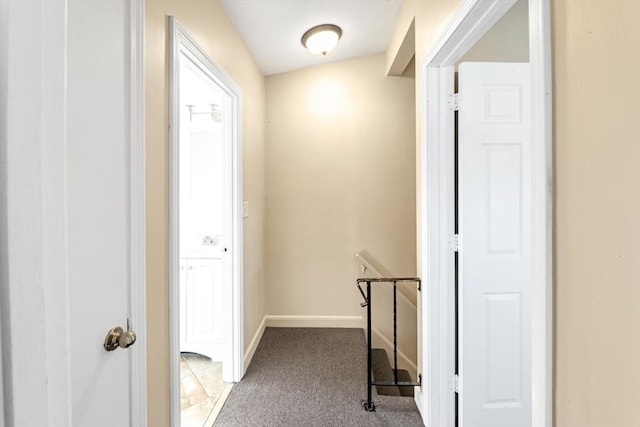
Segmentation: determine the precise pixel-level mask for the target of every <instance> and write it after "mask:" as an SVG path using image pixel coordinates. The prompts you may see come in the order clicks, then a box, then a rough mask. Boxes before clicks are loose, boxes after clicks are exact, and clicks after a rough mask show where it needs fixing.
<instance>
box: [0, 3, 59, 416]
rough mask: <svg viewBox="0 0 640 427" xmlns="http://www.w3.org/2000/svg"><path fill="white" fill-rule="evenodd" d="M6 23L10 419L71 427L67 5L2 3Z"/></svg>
mask: <svg viewBox="0 0 640 427" xmlns="http://www.w3.org/2000/svg"><path fill="white" fill-rule="evenodd" d="M0 21H1V22H0V27H1V28H0V32H1V34H0V58H1V59H2V61H0V92H1V93H0V95H1V96H0V171H1V172H0V173H1V174H2V176H1V177H0V183H1V184H0V186H2V187H1V188H0V200H1V202H0V270H1V272H0V274H1V275H2V277H1V279H0V318H1V319H2V339H3V340H2V346H1V349H0V351H2V358H1V359H2V382H3V384H2V386H3V392H2V401H3V403H2V406H3V408H2V409H3V410H2V418H3V420H2V422H3V423H6V425H7V426H14V425H47V426H48V425H51V426H62V425H70V424H71V388H70V381H69V378H70V376H69V368H70V352H69V339H70V337H69V300H68V298H69V294H68V270H67V259H68V253H67V252H68V251H67V240H66V237H67V230H68V227H67V215H66V214H67V212H66V205H67V198H66V196H67V193H66V163H65V158H66V121H67V109H66V106H67V98H66V69H67V68H66V66H67V55H66V52H67V43H66V33H67V6H66V3H64V2H48V1H46V0H36V1H32V2H16V1H14V2H2V5H0ZM8 58H11V60H10V61H9V60H8Z"/></svg>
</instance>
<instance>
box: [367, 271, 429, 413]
mask: <svg viewBox="0 0 640 427" xmlns="http://www.w3.org/2000/svg"><path fill="white" fill-rule="evenodd" d="M398 282H414V283H416V284H417V285H418V290H420V279H419V278H417V277H402V278H375V279H374V278H360V279H358V280H357V281H356V286H358V290H360V294H362V298H364V302H362V303H360V306H361V307H363V308H364V307H366V308H367V400H366V401H364V402H362V406H363V407H364V409H365V410H366V411H369V412H372V411H375V410H376V407H375V404H374V403H373V396H372V387H373V386H396V387H415V386H421V385H422V375H418V382H408V381H398V311H397V310H398V308H397V292H398V286H397V284H398ZM361 283H366V284H367V289H366V290H367V291H366V293H365V291H363V290H362V286H361V285H360V284H361ZM372 283H392V284H393V381H374V380H373V366H372V350H373V349H372V344H371V303H370V302H371V295H372V293H371V284H372Z"/></svg>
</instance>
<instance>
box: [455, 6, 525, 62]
mask: <svg viewBox="0 0 640 427" xmlns="http://www.w3.org/2000/svg"><path fill="white" fill-rule="evenodd" d="M462 62H529V1H528V0H518V1H517V2H516V3H515V4H514V5H513V6H512V7H511V9H509V10H508V11H507V13H505V14H504V15H503V16H502V18H500V19H499V20H498V22H496V23H495V24H494V25H493V27H491V29H490V30H489V31H487V32H486V34H485V35H484V36H482V38H481V39H480V40H478V41H477V42H476V44H474V45H473V46H472V47H471V49H469V51H468V52H467V53H465V54H464V55H463V56H462V58H460V60H459V61H458V62H457V63H456V65H457V64H460V63H462Z"/></svg>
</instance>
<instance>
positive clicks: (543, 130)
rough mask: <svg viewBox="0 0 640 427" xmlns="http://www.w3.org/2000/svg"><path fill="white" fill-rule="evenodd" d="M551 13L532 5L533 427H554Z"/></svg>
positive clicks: (542, 3) (542, 0) (544, 2)
mask: <svg viewBox="0 0 640 427" xmlns="http://www.w3.org/2000/svg"><path fill="white" fill-rule="evenodd" d="M550 16H551V11H550V3H549V1H548V0H529V57H530V58H531V61H530V63H531V98H532V100H531V105H532V110H531V114H532V132H533V134H532V141H533V147H534V150H533V153H532V154H533V167H532V170H533V173H534V177H535V179H534V180H533V183H532V184H533V200H534V204H533V209H534V210H533V218H532V226H533V227H532V230H533V231H532V234H533V247H534V251H533V263H532V271H533V277H532V283H534V284H539V286H533V287H532V292H531V298H532V307H533V310H532V319H531V320H532V324H533V337H532V339H533V342H532V349H533V351H532V354H531V367H532V370H533V384H532V388H533V402H532V403H533V406H532V413H533V416H532V426H533V427H551V426H552V425H553V134H552V126H553V116H552V114H553V98H552V87H551V84H552V83H551V79H552V68H551V61H552V60H551V20H550Z"/></svg>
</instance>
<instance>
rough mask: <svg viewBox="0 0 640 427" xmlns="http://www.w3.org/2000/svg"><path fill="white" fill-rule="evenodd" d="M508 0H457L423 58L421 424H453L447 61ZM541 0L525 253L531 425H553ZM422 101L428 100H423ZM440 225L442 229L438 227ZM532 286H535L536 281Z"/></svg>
mask: <svg viewBox="0 0 640 427" xmlns="http://www.w3.org/2000/svg"><path fill="white" fill-rule="evenodd" d="M513 3H515V0H508V1H503V0H491V1H483V0H468V1H464V2H463V3H462V4H461V5H460V7H459V9H458V11H457V13H456V14H455V15H454V17H453V18H452V19H451V21H450V22H449V24H448V25H447V27H446V28H445V30H444V31H443V33H442V34H441V36H440V38H439V39H438V41H436V43H435V44H434V47H433V48H432V49H431V50H430V51H429V52H428V53H427V55H426V56H425V58H424V59H423V61H422V65H421V69H422V73H421V76H422V83H423V85H422V87H423V88H424V90H423V93H422V94H421V104H422V111H423V112H424V114H423V115H422V118H421V120H422V123H421V128H422V129H424V132H423V134H422V140H421V141H420V147H421V150H420V155H421V162H420V164H421V165H422V168H421V170H420V171H418V174H419V176H420V180H421V183H422V185H421V186H420V197H421V199H420V200H421V221H422V223H423V227H422V230H423V231H422V235H421V236H420V242H421V243H420V244H421V248H420V249H421V250H420V251H419V253H421V258H420V259H419V260H418V265H419V268H420V270H421V275H422V276H423V277H424V278H426V289H427V291H426V292H424V293H423V294H422V301H421V307H422V310H421V312H420V317H419V320H418V321H419V322H420V323H421V326H422V327H421V328H420V329H419V330H422V331H423V332H422V335H421V336H420V337H419V340H420V343H419V346H420V349H421V355H422V357H421V360H419V369H420V370H421V371H422V372H423V373H425V374H426V375H424V377H425V378H428V380H427V382H426V384H425V387H426V390H422V391H421V392H419V393H417V394H416V403H417V406H418V408H419V410H420V412H421V413H422V415H423V417H424V419H425V424H426V425H427V426H428V427H450V426H453V425H454V422H455V421H454V412H453V410H452V408H453V407H454V393H453V391H452V388H451V384H450V381H449V380H448V377H449V376H450V375H448V374H443V372H445V373H449V372H450V373H451V375H452V374H453V369H452V366H453V363H452V355H453V345H454V340H453V337H452V336H451V335H452V334H453V327H452V326H453V320H452V319H453V313H452V311H453V301H452V297H451V293H450V292H443V290H446V289H450V288H452V287H453V275H452V268H453V267H452V266H453V252H452V251H451V248H450V244H449V237H448V236H447V231H446V230H450V229H451V230H452V225H451V223H450V222H449V218H452V214H451V212H452V211H453V210H452V205H450V204H452V200H453V183H452V177H453V153H452V152H450V150H449V149H448V148H447V147H448V146H450V145H452V141H453V138H454V135H453V126H451V124H450V120H452V117H453V113H452V112H450V111H449V109H448V108H449V107H448V105H447V99H446V98H447V96H448V95H449V94H450V93H452V90H453V83H452V82H453V68H452V67H453V65H455V63H456V61H458V60H459V59H460V58H461V57H462V55H463V54H464V53H466V51H467V50H468V49H469V48H470V47H471V46H473V45H474V44H475V42H477V41H478V40H479V39H480V38H481V37H482V36H483V35H484V33H485V32H486V31H487V30H488V29H489V28H491V26H492V25H493V24H494V23H495V22H496V21H498V19H500V17H501V16H502V15H503V14H504V13H505V12H506V11H507V10H508V9H509V7H510V6H512V5H513ZM550 25H551V24H550V10H549V1H548V0H529V62H530V66H531V107H532V129H533V131H532V144H533V148H532V150H533V152H532V156H533V164H532V186H533V223H532V234H533V236H535V238H534V241H533V251H532V254H533V255H532V272H533V273H532V283H533V288H532V289H533V291H532V343H531V344H532V346H531V347H532V349H533V350H532V355H531V356H532V395H533V400H532V405H533V406H532V409H533V411H532V426H533V427H543V426H544V427H547V426H551V425H552V419H553V413H552V411H553V408H552V403H553V402H552V397H553V396H552V386H553V379H552V372H553V366H552V364H553V334H552V325H553V313H552V307H553V293H552V291H553V281H552V251H553V249H552V241H553V240H552V224H553V217H552V201H553V198H552V188H553V187H552V185H553V176H552V164H553V163H552V128H551V125H552V115H551V114H552V110H551V106H552V97H551V39H550ZM427 100H428V102H427ZM443 230H444V231H443ZM536 285H537V286H536Z"/></svg>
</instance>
